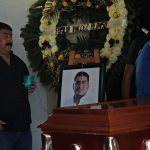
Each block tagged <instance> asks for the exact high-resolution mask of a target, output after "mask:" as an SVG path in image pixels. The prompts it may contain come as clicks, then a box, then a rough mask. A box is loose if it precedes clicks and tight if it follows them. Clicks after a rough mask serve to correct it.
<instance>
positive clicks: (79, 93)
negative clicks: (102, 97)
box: [62, 71, 93, 106]
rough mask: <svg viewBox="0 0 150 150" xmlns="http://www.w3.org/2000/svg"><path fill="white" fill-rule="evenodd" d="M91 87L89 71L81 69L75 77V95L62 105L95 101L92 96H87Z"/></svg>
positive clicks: (75, 104)
mask: <svg viewBox="0 0 150 150" xmlns="http://www.w3.org/2000/svg"><path fill="white" fill-rule="evenodd" d="M88 89H89V75H88V73H87V72H84V71H80V72H78V73H77V74H76V75H75V77H74V83H73V91H74V95H73V97H71V98H69V99H68V100H66V101H64V103H63V104H62V106H77V105H82V104H90V103H93V101H92V98H89V97H87V96H86V93H87V91H88Z"/></svg>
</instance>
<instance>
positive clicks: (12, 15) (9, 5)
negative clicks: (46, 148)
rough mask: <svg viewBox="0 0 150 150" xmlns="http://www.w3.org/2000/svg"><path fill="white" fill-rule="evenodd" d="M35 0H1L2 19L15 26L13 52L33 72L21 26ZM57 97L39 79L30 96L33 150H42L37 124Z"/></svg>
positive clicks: (52, 105) (0, 17)
mask: <svg viewBox="0 0 150 150" xmlns="http://www.w3.org/2000/svg"><path fill="white" fill-rule="evenodd" d="M34 2H35V0H0V21H2V22H6V23H8V24H9V25H10V26H11V27H12V28H13V40H14V46H13V52H14V53H15V54H16V55H17V56H19V57H20V58H21V59H22V60H23V61H24V62H25V63H26V64H27V66H28V68H29V70H30V73H31V74H33V72H32V69H31V68H30V67H29V62H28V60H27V57H26V52H25V50H24V47H23V45H22V43H23V39H22V38H20V28H22V27H24V26H25V24H26V22H27V20H28V18H27V15H28V9H29V8H30V6H31V5H32V4H33V3H34ZM56 99H57V96H56V94H54V92H53V91H49V90H48V88H46V87H43V86H42V85H41V83H40V82H39V80H38V79H37V88H36V90H35V92H34V93H33V94H32V95H30V96H29V100H30V105H31V113H32V124H31V129H32V134H33V150H41V137H40V133H41V131H40V129H38V128H37V125H38V124H39V123H41V122H43V121H44V120H46V119H47V117H48V114H49V113H50V112H52V110H53V107H56V103H57V102H56ZM47 106H48V107H47Z"/></svg>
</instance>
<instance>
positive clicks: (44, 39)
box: [39, 0, 127, 74]
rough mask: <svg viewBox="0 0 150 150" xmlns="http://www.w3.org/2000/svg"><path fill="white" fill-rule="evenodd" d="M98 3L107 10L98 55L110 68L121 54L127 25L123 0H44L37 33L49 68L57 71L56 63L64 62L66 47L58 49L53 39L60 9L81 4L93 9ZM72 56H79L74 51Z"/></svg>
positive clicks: (61, 11)
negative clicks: (106, 19) (39, 32)
mask: <svg viewBox="0 0 150 150" xmlns="http://www.w3.org/2000/svg"><path fill="white" fill-rule="evenodd" d="M102 5H103V6H105V7H106V8H107V11H108V15H109V21H108V22H107V27H108V28H109V29H108V34H107V36H106V42H105V43H104V47H103V48H102V49H101V50H100V56H101V57H102V58H106V59H107V69H109V68H111V65H112V64H114V63H115V62H116V61H117V57H118V56H119V55H120V54H121V49H122V46H123V37H124V34H125V29H126V26H127V9H126V7H125V3H124V0H108V1H104V0H99V1H96V2H93V1H92V0H91V1H90V0H86V1H79V0H70V1H69V0H60V1H57V0H47V2H46V3H45V7H44V9H43V16H42V18H41V20H40V22H41V25H40V31H41V33H42V34H41V35H40V37H39V46H40V47H41V49H42V55H43V59H44V61H45V63H46V64H47V65H48V66H49V69H50V70H53V71H54V68H55V69H57V71H58V72H59V65H61V64H62V62H63V63H66V64H67V57H68V53H69V50H68V48H66V49H65V50H64V51H61V52H60V49H59V48H58V45H57V40H56V38H57V34H56V29H57V24H58V22H59V19H60V16H61V15H62V14H63V13H64V12H67V13H70V12H71V11H73V10H74V9H75V8H77V7H81V6H82V7H84V8H86V7H87V8H88V9H90V8H91V9H92V8H93V7H95V9H97V8H99V7H100V6H102ZM116 20H118V21H116ZM114 22H117V23H114ZM113 24H114V25H113ZM107 27H106V28H107ZM76 57H81V55H80V54H79V53H77V54H76ZM55 66H57V67H55ZM55 72H56V71H55ZM57 74H58V73H57Z"/></svg>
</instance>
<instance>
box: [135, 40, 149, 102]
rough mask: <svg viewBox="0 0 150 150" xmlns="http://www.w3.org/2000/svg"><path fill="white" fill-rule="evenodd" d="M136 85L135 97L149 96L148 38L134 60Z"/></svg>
mask: <svg viewBox="0 0 150 150" xmlns="http://www.w3.org/2000/svg"><path fill="white" fill-rule="evenodd" d="M136 87H137V93H136V97H137V98H140V97H145V96H150V40H149V41H148V42H147V43H146V44H145V45H144V47H143V48H142V50H141V51H140V53H139V56H138V58H137V61H136ZM148 102H149V101H142V103H148ZM149 103H150V102H149Z"/></svg>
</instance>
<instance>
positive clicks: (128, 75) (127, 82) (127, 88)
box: [122, 64, 135, 99]
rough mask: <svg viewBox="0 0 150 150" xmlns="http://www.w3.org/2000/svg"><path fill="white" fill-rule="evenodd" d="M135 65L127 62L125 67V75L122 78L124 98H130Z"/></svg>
mask: <svg viewBox="0 0 150 150" xmlns="http://www.w3.org/2000/svg"><path fill="white" fill-rule="evenodd" d="M134 70H135V66H134V65H132V64H126V65H125V69H124V75H123V80H122V98H123V99H128V98H130V92H131V80H132V78H133V74H134Z"/></svg>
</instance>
